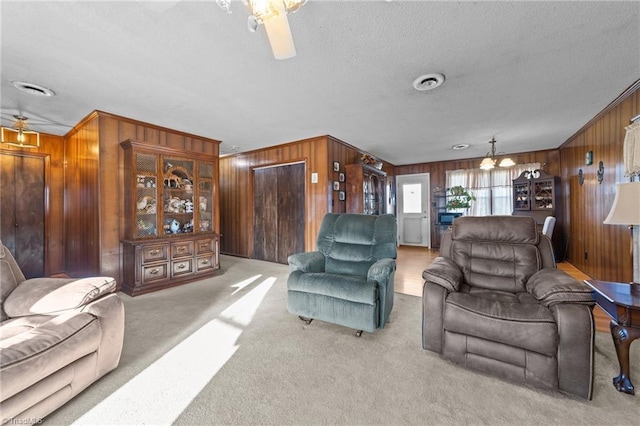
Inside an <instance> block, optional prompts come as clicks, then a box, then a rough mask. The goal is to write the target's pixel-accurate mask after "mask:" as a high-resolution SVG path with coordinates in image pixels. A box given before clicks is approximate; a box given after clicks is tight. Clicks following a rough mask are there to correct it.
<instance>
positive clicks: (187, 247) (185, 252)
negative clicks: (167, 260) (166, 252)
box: [171, 241, 193, 259]
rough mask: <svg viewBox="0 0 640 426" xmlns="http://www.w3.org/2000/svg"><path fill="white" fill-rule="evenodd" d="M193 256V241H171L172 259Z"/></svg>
mask: <svg viewBox="0 0 640 426" xmlns="http://www.w3.org/2000/svg"><path fill="white" fill-rule="evenodd" d="M191 256H193V241H176V242H173V243H171V259H177V258H181V257H191Z"/></svg>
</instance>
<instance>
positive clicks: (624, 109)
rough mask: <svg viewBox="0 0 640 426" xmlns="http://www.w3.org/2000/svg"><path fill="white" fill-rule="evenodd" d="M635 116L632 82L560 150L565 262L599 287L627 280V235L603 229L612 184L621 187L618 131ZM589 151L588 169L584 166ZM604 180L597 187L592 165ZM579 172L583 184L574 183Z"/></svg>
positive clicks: (638, 90)
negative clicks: (600, 168) (601, 170)
mask: <svg viewBox="0 0 640 426" xmlns="http://www.w3.org/2000/svg"><path fill="white" fill-rule="evenodd" d="M638 113H640V83H638V82H636V83H635V84H634V85H633V86H631V87H630V89H629V90H627V91H626V92H625V93H623V94H622V95H621V96H620V97H619V98H617V99H616V100H614V101H613V102H612V103H611V104H610V105H609V106H608V107H607V108H605V110H604V111H603V112H602V113H601V114H599V115H598V116H596V117H594V119H593V120H591V121H590V122H589V123H587V124H586V125H585V126H584V127H583V128H582V129H580V131H578V132H577V133H576V134H575V135H573V136H572V137H571V138H570V139H569V140H567V142H565V143H564V144H563V145H562V146H561V147H560V155H561V164H562V170H561V173H562V176H563V177H564V180H563V181H564V188H565V190H566V191H568V194H567V195H568V196H567V197H565V200H564V203H565V205H564V208H565V212H566V213H565V216H566V217H565V223H566V228H567V234H568V236H569V238H568V253H567V260H568V261H569V262H571V263H572V264H573V265H574V266H576V267H577V268H578V269H580V270H581V271H583V272H585V273H586V274H588V275H590V276H591V277H593V278H595V279H599V280H604V281H621V282H626V281H630V280H631V278H632V258H631V251H630V247H631V234H630V231H629V229H628V228H627V227H626V226H618V225H604V224H603V223H602V221H603V220H604V219H605V217H606V216H607V214H608V212H609V210H610V209H611V206H612V204H613V199H614V197H615V184H616V182H625V181H628V180H629V177H625V176H624V169H623V156H622V144H623V141H624V136H625V130H624V128H625V127H626V126H628V125H629V123H630V121H629V120H630V119H631V118H632V117H634V116H636V115H637V114H638ZM587 151H593V159H594V161H593V165H590V166H588V165H585V162H584V158H585V153H586V152H587ZM600 161H602V163H603V164H604V179H603V181H602V183H599V182H598V179H597V171H598V164H599V162H600ZM581 169H582V171H583V174H584V177H585V179H584V184H583V185H580V184H579V183H578V172H579V171H580V170H581Z"/></svg>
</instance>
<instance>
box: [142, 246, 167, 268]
mask: <svg viewBox="0 0 640 426" xmlns="http://www.w3.org/2000/svg"><path fill="white" fill-rule="evenodd" d="M159 260H169V245H168V244H158V245H152V246H144V247H142V263H143V264H144V263H150V262H157V261H159Z"/></svg>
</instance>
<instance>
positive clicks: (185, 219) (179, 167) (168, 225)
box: [161, 156, 194, 235]
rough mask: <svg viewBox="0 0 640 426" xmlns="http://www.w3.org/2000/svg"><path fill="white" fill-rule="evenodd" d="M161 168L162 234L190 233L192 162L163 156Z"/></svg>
mask: <svg viewBox="0 0 640 426" xmlns="http://www.w3.org/2000/svg"><path fill="white" fill-rule="evenodd" d="M161 166H162V176H163V181H162V183H161V184H162V213H163V224H162V226H163V228H162V233H163V234H165V235H171V234H183V233H191V232H193V229H194V216H193V215H194V204H193V203H194V189H193V182H194V180H193V176H194V161H192V160H186V159H183V158H176V157H169V156H163V157H162V164H161Z"/></svg>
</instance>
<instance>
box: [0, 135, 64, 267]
mask: <svg viewBox="0 0 640 426" xmlns="http://www.w3.org/2000/svg"><path fill="white" fill-rule="evenodd" d="M2 149H3V150H7V151H18V152H29V153H34V154H38V155H44V156H48V158H49V180H48V182H47V184H48V188H47V190H48V192H49V205H48V206H45V212H46V214H48V218H46V224H47V225H48V226H47V227H46V228H45V239H46V247H45V250H46V252H47V255H46V256H45V258H46V264H45V271H46V272H48V273H50V274H58V273H61V272H63V271H64V138H63V137H62V136H55V135H48V134H45V133H41V134H40V147H39V148H31V149H24V150H23V149H21V148H18V147H13V146H9V145H7V146H3V147H2ZM0 184H2V185H4V184H5V183H3V182H0Z"/></svg>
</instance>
